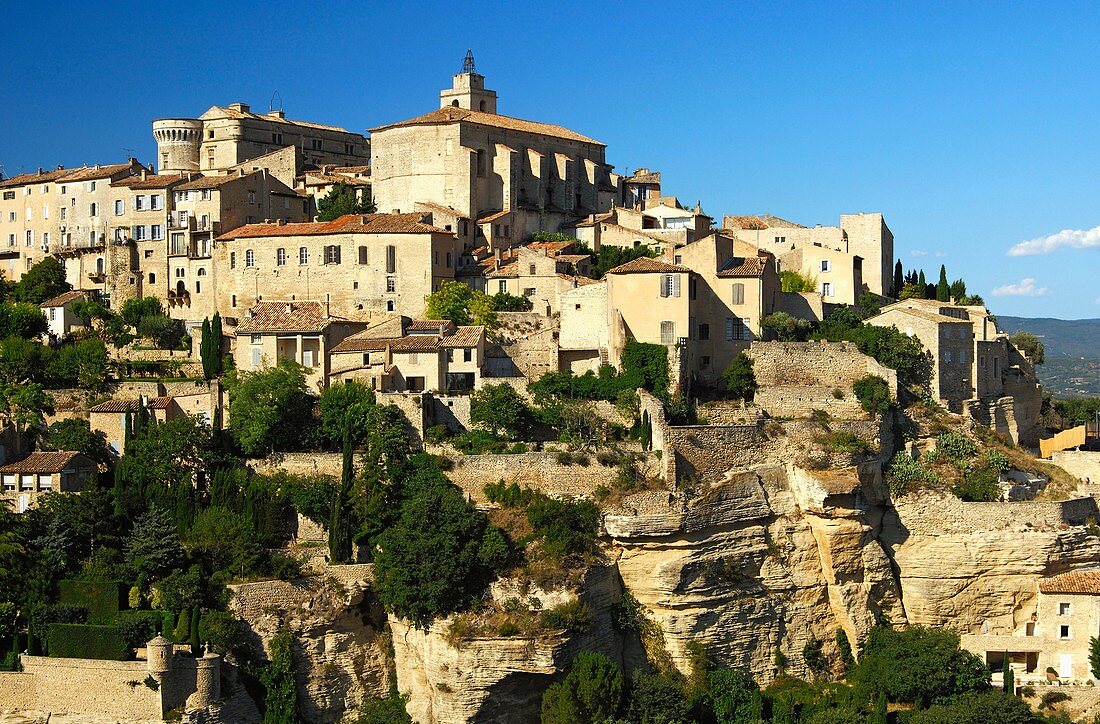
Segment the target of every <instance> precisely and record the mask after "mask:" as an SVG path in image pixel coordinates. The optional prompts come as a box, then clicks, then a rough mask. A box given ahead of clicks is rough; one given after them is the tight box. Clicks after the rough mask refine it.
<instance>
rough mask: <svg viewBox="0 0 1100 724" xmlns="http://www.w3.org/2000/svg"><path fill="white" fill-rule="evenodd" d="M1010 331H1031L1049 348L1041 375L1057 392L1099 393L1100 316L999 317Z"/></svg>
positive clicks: (1002, 325)
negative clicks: (1077, 317)
mask: <svg viewBox="0 0 1100 724" xmlns="http://www.w3.org/2000/svg"><path fill="white" fill-rule="evenodd" d="M997 326H998V327H999V328H1000V329H1001V330H1002V331H1004V332H1007V333H1008V334H1015V333H1016V332H1020V331H1022V332H1030V333H1031V334H1034V335H1036V336H1038V337H1039V338H1040V339H1041V340H1042V342H1043V346H1044V347H1045V348H1046V363H1045V364H1043V365H1040V366H1039V369H1038V373H1039V379H1040V381H1042V383H1043V386H1044V387H1046V388H1047V389H1048V390H1049V391H1050V392H1052V393H1054V394H1055V395H1069V396H1094V395H1096V396H1100V319H1054V318H1051V317H1036V318H1034V319H1031V318H1028V317H1004V316H999V315H998V317H997Z"/></svg>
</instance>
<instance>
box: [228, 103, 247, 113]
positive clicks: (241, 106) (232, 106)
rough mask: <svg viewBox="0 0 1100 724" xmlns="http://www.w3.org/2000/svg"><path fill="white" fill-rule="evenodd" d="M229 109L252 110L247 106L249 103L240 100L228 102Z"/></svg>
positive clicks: (245, 111) (243, 111) (240, 111)
mask: <svg viewBox="0 0 1100 724" xmlns="http://www.w3.org/2000/svg"><path fill="white" fill-rule="evenodd" d="M229 110H231V111H238V112H239V113H251V112H252V109H251V108H250V107H249V105H248V104H247V103H240V102H237V103H230V104H229Z"/></svg>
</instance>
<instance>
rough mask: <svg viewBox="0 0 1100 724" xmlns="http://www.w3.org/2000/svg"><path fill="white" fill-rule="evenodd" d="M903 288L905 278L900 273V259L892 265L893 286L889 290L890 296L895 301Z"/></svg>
mask: <svg viewBox="0 0 1100 724" xmlns="http://www.w3.org/2000/svg"><path fill="white" fill-rule="evenodd" d="M904 286H905V277H904V275H903V272H902V267H901V259H898V261H897V263H896V264H894V286H893V288H892V289H891V290H890V295H891V296H892V297H894V298H895V299H897V298H898V295H899V294H901V290H902V287H904Z"/></svg>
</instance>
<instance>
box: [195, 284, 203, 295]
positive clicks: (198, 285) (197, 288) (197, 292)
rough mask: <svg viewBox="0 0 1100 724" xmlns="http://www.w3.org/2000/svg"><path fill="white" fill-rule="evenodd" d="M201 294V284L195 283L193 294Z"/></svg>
mask: <svg viewBox="0 0 1100 724" xmlns="http://www.w3.org/2000/svg"><path fill="white" fill-rule="evenodd" d="M201 292H202V282H199V281H196V282H195V294H199V293H201Z"/></svg>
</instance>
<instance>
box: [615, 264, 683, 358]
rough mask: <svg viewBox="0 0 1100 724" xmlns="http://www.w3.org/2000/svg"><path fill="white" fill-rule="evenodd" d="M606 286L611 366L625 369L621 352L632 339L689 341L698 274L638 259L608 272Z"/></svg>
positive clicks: (669, 343)
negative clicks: (693, 294) (622, 366)
mask: <svg viewBox="0 0 1100 724" xmlns="http://www.w3.org/2000/svg"><path fill="white" fill-rule="evenodd" d="M605 281H606V284H607V314H608V321H607V325H608V328H609V334H608V337H609V349H608V351H609V359H608V361H609V362H610V363H611V364H612V365H614V366H615V367H620V366H621V364H622V353H623V348H624V347H625V346H626V342H627V340H630V339H633V340H635V341H637V342H645V343H651V344H660V345H664V346H666V347H672V346H675V345H678V344H680V343H681V341H685V342H686V340H687V339H688V334H689V329H690V327H691V323H692V321H693V318H692V299H691V290H692V289H694V288H696V282H697V275H696V274H695V272H693V271H692V270H691V269H689V268H688V267H686V266H678V265H675V264H669V263H667V262H664V261H661V260H659V259H650V258H648V257H640V258H638V259H634V260H633V261H629V262H627V263H626V264H621V265H619V266H617V267H614V268H613V269H609V270H608V272H607V274H606V275H605Z"/></svg>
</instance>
